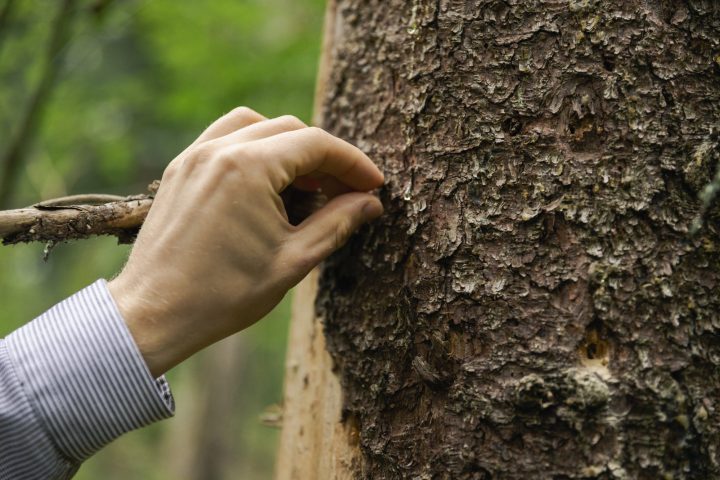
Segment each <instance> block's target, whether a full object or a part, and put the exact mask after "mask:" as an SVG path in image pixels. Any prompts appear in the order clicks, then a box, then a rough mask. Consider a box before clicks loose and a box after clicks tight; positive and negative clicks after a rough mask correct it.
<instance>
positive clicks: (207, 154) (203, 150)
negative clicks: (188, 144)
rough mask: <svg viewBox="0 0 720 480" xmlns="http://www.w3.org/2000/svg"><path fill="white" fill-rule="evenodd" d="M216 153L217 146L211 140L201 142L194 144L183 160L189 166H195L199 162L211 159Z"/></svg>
mask: <svg viewBox="0 0 720 480" xmlns="http://www.w3.org/2000/svg"><path fill="white" fill-rule="evenodd" d="M216 155H217V146H216V145H215V144H214V143H213V142H212V141H208V142H202V143H199V144H198V145H196V146H194V147H193V148H192V150H191V152H190V155H188V156H187V158H186V159H185V161H184V162H183V163H184V164H185V165H188V166H190V167H196V166H198V165H200V164H203V163H207V162H209V161H211V160H212V159H213V158H214V157H215V156H216Z"/></svg>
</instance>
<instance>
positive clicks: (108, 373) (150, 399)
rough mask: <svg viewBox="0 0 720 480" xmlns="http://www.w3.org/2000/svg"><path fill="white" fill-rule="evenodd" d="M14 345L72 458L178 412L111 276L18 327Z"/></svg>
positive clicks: (44, 416)
mask: <svg viewBox="0 0 720 480" xmlns="http://www.w3.org/2000/svg"><path fill="white" fill-rule="evenodd" d="M6 344H7V347H8V353H9V356H10V360H11V362H12V363H13V364H14V367H15V370H16V371H17V373H18V376H19V378H20V381H21V382H22V384H23V387H24V389H25V391H26V393H27V396H28V398H29V399H30V401H31V403H32V404H33V407H34V410H35V411H36V414H37V415H38V416H39V417H40V418H41V420H42V422H43V424H44V425H45V427H46V428H47V430H48V432H49V434H50V436H51V438H52V439H53V440H54V441H55V442H56V444H57V447H58V448H59V449H60V451H61V452H62V453H63V454H64V455H65V456H66V457H68V458H70V459H72V460H75V461H78V462H81V461H83V460H85V459H86V458H88V457H89V456H91V455H92V454H93V453H95V452H96V451H98V450H99V449H101V448H102V447H103V446H105V445H106V444H108V443H110V442H111V441H112V440H114V439H115V438H117V437H119V436H120V435H122V434H123V433H125V432H128V431H130V430H134V429H136V428H140V427H143V426H145V425H149V424H151V423H153V422H156V421H158V420H162V419H165V418H169V417H172V416H173V414H174V411H175V403H174V400H173V397H172V393H171V391H170V386H169V385H168V383H167V381H166V380H165V377H164V376H162V377H160V378H158V379H154V378H153V377H152V375H151V374H150V371H149V370H148V368H147V365H146V364H145V361H144V359H143V358H142V355H141V354H140V351H139V350H138V348H137V345H136V344H135V342H134V340H133V338H132V336H131V334H130V331H129V330H128V328H127V326H126V324H125V322H124V320H123V318H122V316H121V315H120V312H119V310H118V308H117V305H116V304H115V301H114V300H113V298H112V296H111V295H110V292H109V291H108V288H107V282H106V281H105V280H98V281H97V282H95V283H93V284H92V285H90V286H88V287H86V288H84V289H83V290H80V291H79V292H78V293H76V294H75V295H73V296H71V297H69V298H67V299H65V300H63V301H62V302H60V303H58V304H57V305H55V306H54V307H52V308H51V309H50V310H48V311H47V312H45V313H44V314H42V315H41V316H39V317H38V318H36V319H35V320H33V321H32V322H30V323H28V324H27V325H25V326H24V327H22V328H20V329H18V330H16V331H14V332H13V333H11V334H10V335H9V336H8V337H7V338H6Z"/></svg>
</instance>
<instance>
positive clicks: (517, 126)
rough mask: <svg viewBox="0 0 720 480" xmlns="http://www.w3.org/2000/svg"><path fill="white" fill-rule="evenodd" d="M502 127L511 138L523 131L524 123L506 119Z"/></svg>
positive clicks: (514, 119) (515, 119)
mask: <svg viewBox="0 0 720 480" xmlns="http://www.w3.org/2000/svg"><path fill="white" fill-rule="evenodd" d="M500 126H501V127H502V129H503V131H504V132H505V133H507V134H508V135H510V136H515V135H517V134H518V133H520V130H522V122H520V120H518V119H517V118H506V119H505V120H503V122H502V124H501V125H500Z"/></svg>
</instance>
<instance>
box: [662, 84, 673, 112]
mask: <svg viewBox="0 0 720 480" xmlns="http://www.w3.org/2000/svg"><path fill="white" fill-rule="evenodd" d="M662 96H663V98H664V99H665V103H666V104H667V106H668V107H670V108H672V107H674V106H675V100H674V99H673V96H672V94H671V93H670V92H668V91H667V89H665V87H663V89H662Z"/></svg>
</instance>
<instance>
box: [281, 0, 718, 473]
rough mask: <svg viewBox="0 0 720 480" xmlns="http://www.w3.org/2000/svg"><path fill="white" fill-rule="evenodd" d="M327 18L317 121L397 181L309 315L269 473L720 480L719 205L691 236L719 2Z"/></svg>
mask: <svg viewBox="0 0 720 480" xmlns="http://www.w3.org/2000/svg"><path fill="white" fill-rule="evenodd" d="M327 25H328V37H329V41H328V46H329V48H328V50H327V52H326V53H327V55H328V58H327V61H328V63H329V69H328V72H329V74H328V76H327V78H325V79H324V80H323V82H321V85H322V88H321V96H320V101H321V105H322V109H321V112H320V118H321V124H322V126H324V127H326V128H327V129H329V130H330V131H331V132H332V133H334V134H336V135H339V136H340V137H343V138H346V139H348V140H350V141H351V142H354V143H355V144H357V145H358V146H360V147H361V148H362V149H364V150H365V151H366V152H368V153H369V154H370V155H371V157H372V158H374V159H375V160H376V161H377V162H378V163H379V164H380V165H382V168H383V170H384V171H385V174H386V178H387V186H386V187H385V188H384V189H383V190H382V192H381V197H382V199H383V200H384V203H385V205H386V209H387V214H386V215H385V216H384V217H383V218H382V219H381V220H380V221H378V222H376V223H375V224H374V225H372V226H371V227H370V228H367V229H366V230H365V231H364V232H363V234H362V235H360V236H358V237H355V238H354V239H353V240H351V242H350V243H349V245H347V246H346V247H345V248H344V249H343V250H342V251H341V252H340V253H339V254H337V255H336V256H335V257H334V258H333V259H332V260H331V261H329V262H328V263H327V264H326V265H325V268H324V271H323V273H322V277H321V279H320V290H319V295H318V297H317V304H316V307H317V308H316V310H315V311H313V309H312V308H309V304H308V298H309V297H304V299H303V298H299V297H298V301H299V303H298V304H297V305H296V308H297V314H298V317H297V318H296V320H297V319H298V318H299V319H300V321H299V322H296V326H295V327H294V328H295V329H296V333H298V334H301V337H302V338H304V340H302V341H298V342H297V343H292V344H291V352H290V356H289V358H288V362H289V363H288V377H287V378H288V380H287V382H288V383H287V386H286V413H285V418H286V422H285V430H284V432H283V443H282V449H281V457H280V459H279V463H278V476H279V477H280V478H335V477H338V478H376V479H380V478H428V479H429V478H453V479H462V478H477V479H479V478H518V479H519V478H553V479H569V478H598V479H629V478H641V479H658V478H674V479H707V478H720V457H719V456H718V455H719V454H718V448H720V427H719V426H720V403H719V402H720V369H719V368H718V367H720V336H718V333H719V332H718V329H720V283H719V282H720V251H719V247H718V245H720V236H719V235H718V227H717V214H718V211H717V209H715V210H713V209H712V208H711V209H709V210H708V211H707V223H706V225H705V226H704V227H703V228H702V229H701V230H700V232H699V233H698V234H697V235H696V236H691V235H690V233H689V230H690V226H691V223H692V221H693V219H694V218H695V217H696V216H697V214H698V212H699V211H700V209H701V206H700V203H701V202H700V201H699V200H698V193H699V192H700V191H701V190H702V189H703V187H704V185H706V184H707V183H708V182H709V181H710V179H711V178H712V175H713V173H714V171H715V169H716V168H717V162H718V155H717V151H718V141H719V140H718V131H717V128H718V122H719V120H720V88H719V87H720V81H719V80H720V5H719V4H718V3H717V2H713V1H710V0H687V1H680V2H666V1H661V0H657V1H656V0H653V1H639V0H638V1H636V0H632V1H628V0H561V1H554V0H538V1H532V2H523V1H495V0H487V1H485V0H482V1H473V2H466V1H462V2H460V1H451V0H448V1H445V0H443V1H440V2H437V1H429V0H413V1H412V2H410V1H400V0H391V1H384V0H383V1H380V0H375V1H362V2H361V1H356V0H341V1H337V2H332V4H331V6H330V11H329V21H328V23H327ZM312 282H313V279H312V278H310V279H309V280H308V282H307V283H306V284H304V286H303V288H306V289H308V291H309V292H310V293H309V294H310V295H311V294H312V290H313V283H312ZM320 322H323V324H324V333H325V339H324V340H323V338H322V335H320V333H319V332H320V327H319V325H320ZM303 329H304V330H303ZM303 332H304V333H303ZM303 335H304V336H303ZM325 341H326V342H327V350H328V351H329V353H330V355H331V356H332V362H331V361H330V359H329V358H326V357H325V354H324V353H323V351H320V352H318V348H323V345H324V342H325ZM333 364H334V366H335V368H336V369H337V373H338V377H339V380H340V385H341V386H342V390H341V391H340V387H339V386H338V384H337V379H336V378H334V377H333V376H332V375H331V374H330V368H331V365H333ZM341 393H342V398H341V395H340V394H341ZM298 414H299V415H300V417H299V418H296V417H293V415H298ZM288 417H292V418H293V420H292V421H290V420H289V419H288ZM339 418H342V422H341V423H338V422H337V420H338V419H339ZM323 446H325V447H327V448H323ZM308 453H313V454H314V456H312V455H311V456H309V458H308V455H307V454H308ZM308 475H309V476H308Z"/></svg>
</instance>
